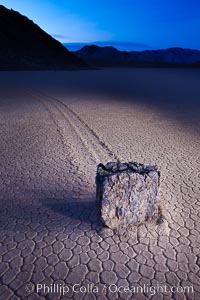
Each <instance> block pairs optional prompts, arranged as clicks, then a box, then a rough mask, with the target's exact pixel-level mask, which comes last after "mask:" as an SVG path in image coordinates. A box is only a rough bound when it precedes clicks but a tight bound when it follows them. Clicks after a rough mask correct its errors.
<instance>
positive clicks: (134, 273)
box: [0, 70, 200, 300]
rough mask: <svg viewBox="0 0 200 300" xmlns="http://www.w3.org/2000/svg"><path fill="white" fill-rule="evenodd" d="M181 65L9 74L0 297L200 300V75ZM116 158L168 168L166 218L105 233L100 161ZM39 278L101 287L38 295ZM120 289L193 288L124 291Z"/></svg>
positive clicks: (0, 115) (1, 114)
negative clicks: (98, 189) (98, 195)
mask: <svg viewBox="0 0 200 300" xmlns="http://www.w3.org/2000/svg"><path fill="white" fill-rule="evenodd" d="M116 72H119V74H118V75H113V74H116ZM120 72H121V75H120ZM158 72H160V73H158ZM170 72H171V73H170ZM176 72H178V71H175V70H165V71H164V70H152V71H150V70H148V71H145V70H133V71H130V70H127V71H126V70H122V71H121V70H120V71H119V70H118V71H116V70H114V71H112V70H106V71H103V70H101V71H81V72H49V73H48V72H33V73H31V72H13V73H9V72H6V73H1V74H0V79H1V83H0V85H1V96H0V139H1V143H0V152H1V158H0V174H1V176H0V283H1V286H0V299H3V300H4V299H5V300H6V299H12V300H15V299H16V300H17V299H33V300H35V299H36V300H37V299H199V298H200V269H199V268H200V237H199V233H200V221H199V220H200V216H199V214H200V202H199V201H200V189H199V182H200V175H199V174H200V173H199V171H200V159H199V150H200V139H199V125H200V124H199V120H200V118H199V116H200V114H199V108H198V106H197V103H196V102H195V101H196V99H197V98H198V99H200V92H198V85H199V83H198V78H199V77H198V76H199V74H198V73H197V74H196V73H195V74H194V76H193V75H192V76H193V77H192V79H191V76H190V74H189V75H188V73H187V72H192V71H189V70H186V71H185V73H184V71H181V72H183V73H180V72H179V73H176ZM169 75H170V76H171V77H170V78H171V79H169V82H167V84H166V80H167V79H168V76H169ZM125 77H126V78H125ZM158 78H159V86H160V87H157V89H158V90H156V89H155V91H154V87H156V85H157V82H156V80H158ZM175 78H178V79H175ZM186 79H188V80H186ZM170 80H171V81H170ZM184 80H186V82H187V83H188V82H189V83H188V84H190V86H189V87H188V86H186V84H185V87H184V85H183V82H184ZM149 81H150V83H149ZM134 82H136V83H134ZM139 83H140V85H141V87H140V85H139ZM134 84H135V85H134ZM165 84H166V85H165ZM113 91H115V92H113ZM195 91H196V94H195ZM190 92H191V93H190ZM148 95H149V99H148V97H147V99H146V96H148ZM157 95H159V96H157ZM173 95H174V96H173ZM154 96H155V97H154ZM189 96H191V97H189ZM156 97H158V98H159V97H160V99H162V101H165V100H166V105H163V106H162V107H161V106H159V104H158V102H157V99H155V98H156ZM173 97H174V98H173ZM176 97H177V102H174V99H175V98H176ZM181 97H182V98H181ZM144 98H145V100H144ZM152 99H154V100H155V102H154V100H152ZM181 99H183V101H182V100H181ZM193 100H194V101H193ZM170 101H171V102H170ZM192 101H193V102H192ZM118 158H119V159H121V160H123V161H129V160H130V161H131V160H133V161H138V162H141V163H145V164H155V163H156V164H157V165H158V166H160V167H161V193H160V205H161V207H162V213H163V215H164V222H163V223H162V224H160V225H157V226H155V225H152V224H147V225H141V226H139V227H138V228H132V230H130V232H128V233H127V232H115V231H112V230H110V229H107V228H102V226H101V224H100V223H99V220H98V217H97V211H96V205H95V182H94V181H95V174H96V166H97V164H98V163H100V162H101V163H106V162H107V161H111V160H116V159H118ZM39 283H45V284H46V285H49V286H50V285H51V284H61V285H62V284H66V285H69V286H73V285H74V284H80V285H81V286H87V285H88V284H91V283H93V284H94V285H95V286H97V287H98V289H99V293H97V294H95V293H85V294H84V293H73V291H72V290H70V292H69V293H67V294H66V295H65V296H64V297H63V296H61V295H59V293H51V294H50V293H45V292H40V293H36V290H32V284H33V285H36V284H39ZM111 284H116V285H117V286H123V287H125V286H133V285H134V286H137V285H140V286H144V285H145V284H146V285H149V286H156V285H157V284H160V285H164V284H167V285H169V286H179V285H180V286H182V287H184V286H191V285H192V286H193V288H194V293H172V292H168V293H157V294H156V295H152V294H151V293H148V292H147V293H142V294H137V295H133V294H131V293H118V294H117V293H111V292H110V291H109V289H106V290H104V286H105V285H106V286H109V285H111ZM27 287H28V288H27ZM29 288H30V289H29Z"/></svg>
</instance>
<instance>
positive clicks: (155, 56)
mask: <svg viewBox="0 0 200 300" xmlns="http://www.w3.org/2000/svg"><path fill="white" fill-rule="evenodd" d="M73 53H74V54H75V55H76V56H77V57H79V58H82V59H84V61H85V62H87V63H89V64H91V65H94V66H107V67H108V66H129V67H131V66H200V51H198V50H191V49H183V48H175V47H174V48H169V49H163V50H146V51H129V52H128V51H119V50H117V49H116V48H114V47H99V46H96V45H91V46H84V47H83V48H81V49H80V50H78V51H74V52H73Z"/></svg>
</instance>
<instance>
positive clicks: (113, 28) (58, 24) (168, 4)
mask: <svg viewBox="0 0 200 300" xmlns="http://www.w3.org/2000/svg"><path fill="white" fill-rule="evenodd" d="M1 4H3V5H5V6H6V7H8V8H13V9H14V10H17V11H19V12H20V13H22V14H24V15H26V16H27V17H29V18H30V19H32V20H33V21H34V22H35V23H37V24H38V25H39V26H40V27H41V28H42V29H44V30H45V31H47V32H48V33H49V34H51V35H52V36H54V37H55V38H56V39H58V40H59V41H61V42H62V43H70V44H71V45H73V43H78V44H75V45H79V44H82V43H83V42H84V43H85V42H86V43H95V42H97V41H98V42H99V44H102V45H106V44H107V45H109V44H110V45H114V46H115V45H116V46H117V47H118V48H120V49H124V50H125V49H127V50H131V49H132V50H143V49H160V48H168V47H172V46H178V47H185V48H194V49H200V1H199V0H190V1H189V0H182V1H181V0H168V1H164V0H140V1H138V0H137V1H135V0H107V1H105V0H101V1H94V0H42V1H41V0H18V1H16V0H3V1H1Z"/></svg>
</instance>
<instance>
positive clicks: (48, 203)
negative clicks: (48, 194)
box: [42, 198, 101, 225]
mask: <svg viewBox="0 0 200 300" xmlns="http://www.w3.org/2000/svg"><path fill="white" fill-rule="evenodd" d="M42 205H43V206H45V207H47V208H49V209H50V210H52V211H53V212H55V213H60V214H61V215H62V216H66V217H69V218H71V219H75V220H80V221H81V222H84V223H90V224H98V225H100V224H101V221H100V214H99V208H98V205H97V202H96V200H95V199H92V198H90V199H89V198H86V199H81V200H78V199H77V198H76V199H70V201H67V200H63V199H61V200H59V199H45V200H43V201H42Z"/></svg>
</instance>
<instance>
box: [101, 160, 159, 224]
mask: <svg viewBox="0 0 200 300" xmlns="http://www.w3.org/2000/svg"><path fill="white" fill-rule="evenodd" d="M159 178H160V172H159V171H158V168H157V167H156V166H145V165H143V164H139V163H135V162H129V163H120V162H109V163H107V164H106V165H105V166H104V165H103V164H99V165H98V167H97V176H96V185H97V201H98V205H99V208H100V213H101V219H102V221H103V223H104V224H105V225H106V226H108V227H110V228H117V227H119V226H127V225H130V224H140V223H143V222H144V221H153V220H157V219H158V203H157V202H158V188H159Z"/></svg>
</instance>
